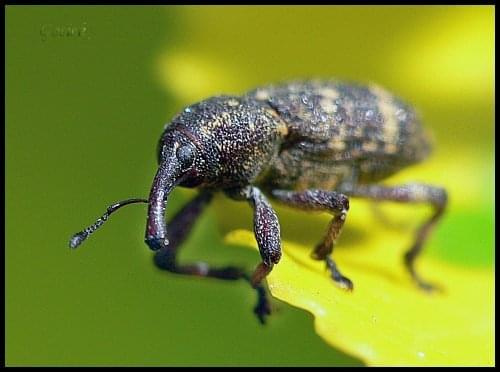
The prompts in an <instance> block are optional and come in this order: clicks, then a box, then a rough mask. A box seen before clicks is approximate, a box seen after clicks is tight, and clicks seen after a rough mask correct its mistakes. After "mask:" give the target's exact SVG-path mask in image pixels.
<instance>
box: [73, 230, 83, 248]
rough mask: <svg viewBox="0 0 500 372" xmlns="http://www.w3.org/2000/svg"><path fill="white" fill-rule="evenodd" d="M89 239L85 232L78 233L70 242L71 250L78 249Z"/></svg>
mask: <svg viewBox="0 0 500 372" xmlns="http://www.w3.org/2000/svg"><path fill="white" fill-rule="evenodd" d="M86 238H87V234H85V233H84V232H83V231H81V232H79V233H76V234H75V235H73V237H72V238H71V239H70V240H69V247H70V248H71V249H75V248H77V247H78V246H79V245H80V244H82V242H83V241H84V240H85V239H86Z"/></svg>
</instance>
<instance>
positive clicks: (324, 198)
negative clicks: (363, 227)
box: [271, 190, 353, 290]
mask: <svg viewBox="0 0 500 372" xmlns="http://www.w3.org/2000/svg"><path fill="white" fill-rule="evenodd" d="M271 195H272V196H273V197H274V198H275V199H276V200H278V201H280V202H282V203H285V204H287V205H289V206H293V207H295V208H299V209H303V210H315V211H328V212H330V213H332V214H333V215H334V217H333V218H332V220H331V221H330V224H329V225H328V230H327V233H326V235H325V237H324V238H323V240H322V241H321V242H320V243H319V244H318V245H316V247H315V249H314V251H313V253H312V257H313V258H314V259H316V260H325V262H326V266H327V267H328V269H329V270H330V273H331V276H332V279H333V280H334V281H335V283H337V284H338V285H339V286H340V287H341V288H343V289H347V290H352V289H353V284H352V281H351V280H350V279H349V278H346V277H345V276H343V275H342V274H341V272H340V271H339V269H338V268H337V265H336V264H335V261H334V260H333V259H332V257H331V254H332V252H333V248H334V246H335V242H336V240H337V238H338V237H339V235H340V232H341V230H342V227H343V226H344V222H345V219H346V216H347V211H348V210H349V199H348V198H347V197H346V196H345V195H342V194H340V193H337V192H335V191H324V190H306V191H301V192H296V191H287V190H272V191H271Z"/></svg>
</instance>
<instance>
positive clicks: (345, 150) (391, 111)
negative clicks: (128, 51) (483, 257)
mask: <svg viewBox="0 0 500 372" xmlns="http://www.w3.org/2000/svg"><path fill="white" fill-rule="evenodd" d="M430 149H431V146H430V141H429V139H428V136H427V135H426V132H425V130H424V128H423V127H422V125H421V122H420V119H419V117H418V115H417V114H416V112H415V110H414V109H413V108H412V107H411V106H409V105H408V104H407V103H405V102H404V101H402V100H401V99H399V98H397V97H396V96H394V95H393V94H391V93H389V92H387V91H386V90H384V89H383V88H380V87H379V86H376V85H367V86H365V85H360V84H357V83H347V82H342V81H336V80H308V81H292V82H285V83H280V84H274V85H268V86H264V87H261V88H257V89H255V90H253V91H250V92H248V93H247V94H245V95H242V96H229V95H220V96H215V97H211V98H208V99H205V100H203V101H201V102H198V103H195V104H193V105H190V106H188V107H186V108H185V109H184V110H183V111H181V112H180V113H179V114H178V115H176V116H175V117H174V118H173V119H172V120H171V122H170V123H168V124H167V125H166V126H165V127H164V130H163V133H162V135H161V137H160V140H159V143H158V150H157V153H158V164H159V165H158V170H157V172H156V175H155V177H154V180H153V184H152V187H151V191H150V194H149V198H148V199H140V198H138V199H128V200H124V201H120V202H118V203H115V204H113V205H111V206H110V207H108V209H107V210H106V213H105V214H104V215H103V216H102V217H100V218H99V219H98V220H97V221H96V222H95V223H94V224H92V225H91V226H89V227H88V228H86V229H85V230H83V231H81V232H79V233H77V234H75V235H74V236H73V237H72V238H71V240H70V244H69V245H70V247H71V248H76V247H77V246H78V245H80V244H81V243H82V242H83V241H84V240H85V239H86V238H87V237H88V236H89V235H90V234H92V233H93V232H94V231H95V230H96V229H97V228H98V227H100V226H101V225H102V224H103V223H104V222H105V221H106V220H107V219H108V217H109V216H110V215H111V214H112V213H113V212H115V211H116V210H118V209H119V208H121V207H123V206H125V205H128V204H132V203H147V204H148V214H147V221H146V233H145V242H146V244H147V245H148V246H149V247H150V248H151V249H152V250H153V251H155V252H156V253H155V255H154V262H155V263H156V265H157V266H158V267H159V268H161V269H164V270H168V271H170V272H173V273H177V274H185V275H196V276H202V277H213V278H218V279H223V280H239V279H241V280H246V281H248V282H249V283H250V284H251V286H252V287H253V288H254V289H256V290H257V293H258V301H257V306H256V307H255V308H254V312H255V313H256V315H257V316H258V318H259V320H260V321H261V322H262V323H264V320H265V319H266V316H267V315H269V314H270V306H269V300H268V297H267V292H266V290H265V287H264V286H263V279H264V278H265V277H266V276H267V275H268V274H269V273H270V272H271V270H272V269H273V266H274V265H276V264H278V262H279V261H280V257H281V237H280V225H279V221H278V218H277V216H276V213H275V211H274V210H273V208H272V206H271V204H270V202H269V200H268V198H269V199H271V200H274V201H276V202H280V203H283V204H285V205H289V206H292V207H295V208H298V209H302V210H306V211H324V212H328V213H330V214H331V215H332V219H331V221H330V223H329V225H328V227H327V229H326V234H325V235H324V237H323V238H322V239H321V240H320V241H319V243H318V244H317V245H316V246H315V247H314V249H313V250H312V258H313V259H315V260H322V261H324V262H325V264H326V268H327V270H328V272H329V275H330V276H331V278H332V279H333V282H334V283H336V284H337V285H338V286H340V287H341V288H343V289H346V290H352V289H353V283H352V281H351V280H350V279H349V278H347V277H346V276H344V275H343V274H342V273H341V271H340V270H339V268H338V266H337V264H336V262H335V261H334V259H333V258H332V252H333V248H334V246H335V242H336V240H337V238H338V237H339V234H340V232H341V230H342V227H343V225H344V223H345V221H346V217H347V213H348V210H349V198H351V197H352V198H367V199H372V200H376V201H394V202H401V203H427V204H429V205H430V206H432V208H433V213H432V216H431V217H430V218H429V219H428V220H427V221H426V222H425V223H423V224H422V225H421V227H420V228H419V229H418V230H417V232H416V237H415V240H414V242H413V245H412V246H411V247H410V248H409V249H408V250H407V251H406V253H405V254H404V256H403V257H404V259H403V262H404V264H405V265H406V267H407V269H408V272H409V274H410V275H411V277H412V278H413V280H414V282H415V283H416V285H417V286H418V287H420V288H422V289H423V290H426V291H431V290H433V289H435V288H436V287H435V286H434V285H432V284H430V283H429V282H427V281H425V280H424V279H422V278H421V276H420V275H419V274H418V273H417V271H416V270H415V260H416V258H417V257H418V255H419V253H420V252H421V250H422V247H423V244H424V241H425V240H426V238H427V237H428V235H429V233H430V231H431V230H432V229H433V227H434V226H435V225H436V223H437V222H438V220H439V219H440V218H441V217H442V215H443V212H444V210H445V207H446V204H447V193H446V190H445V189H444V188H442V187H436V186H431V185H427V184H419V183H411V184H405V185H400V186H387V185H384V184H383V183H381V181H383V180H384V179H386V178H387V177H388V176H390V175H392V174H394V173H396V172H398V171H399V170H401V169H402V168H404V167H407V166H409V165H412V164H415V163H418V162H420V161H422V160H423V159H425V158H426V157H427V155H428V154H429V152H430ZM176 186H182V187H188V188H197V189H198V190H199V192H198V193H197V196H195V197H194V198H193V199H192V200H191V201H189V202H188V203H187V204H186V205H185V206H184V207H183V208H182V209H181V210H180V211H179V212H178V213H177V214H176V215H175V216H174V217H173V219H172V220H171V222H170V223H169V226H168V229H167V224H166V219H165V210H166V205H167V201H168V196H169V195H170V193H171V191H172V189H173V188H174V187H176ZM219 191H220V192H223V193H224V194H225V195H227V196H228V197H229V198H232V199H234V200H239V201H247V202H248V203H249V204H250V206H251V208H253V216H254V217H253V219H254V221H253V223H254V233H255V238H256V241H257V244H258V247H259V252H260V256H261V259H262V260H261V262H260V263H259V264H258V265H257V267H256V269H255V270H254V272H253V274H249V273H247V272H246V271H245V270H244V269H243V268H239V267H212V266H209V265H208V264H206V263H203V262H194V263H190V264H184V263H182V264H180V263H179V262H178V260H177V254H178V250H179V248H180V246H181V243H182V242H183V241H184V240H185V238H186V237H187V236H188V234H189V232H190V231H191V229H192V227H193V225H194V223H195V221H196V219H197V218H198V216H199V215H200V214H201V213H202V211H203V210H204V209H205V208H206V207H207V205H208V204H209V202H210V201H211V199H212V196H213V194H214V193H215V192H219Z"/></svg>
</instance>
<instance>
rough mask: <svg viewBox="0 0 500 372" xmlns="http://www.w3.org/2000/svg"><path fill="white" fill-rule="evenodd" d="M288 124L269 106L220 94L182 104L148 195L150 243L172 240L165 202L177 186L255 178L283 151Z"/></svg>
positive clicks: (218, 185) (221, 185) (226, 184)
mask: <svg viewBox="0 0 500 372" xmlns="http://www.w3.org/2000/svg"><path fill="white" fill-rule="evenodd" d="M284 128H285V124H284V123H283V122H282V121H281V120H280V119H279V117H278V116H277V114H276V113H274V112H273V111H272V110H271V109H270V108H269V107H268V106H266V105H265V104H263V103H260V102H257V101H254V100H252V99H248V98H244V97H243V98H242V97H230V96H218V97H212V98H209V99H207V100H204V101H202V102H199V103H196V104H194V105H192V106H189V107H187V108H186V109H184V110H183V111H182V112H181V113H180V114H179V115H177V116H176V117H174V119H173V120H172V122H171V123H170V124H169V125H167V126H166V127H165V131H164V132H163V135H162V136H161V138H160V142H159V146H158V162H159V168H158V172H157V173H156V176H155V179H154V182H153V186H152V188H151V194H150V197H149V213H148V226H147V230H146V243H147V244H148V245H149V246H150V247H151V248H152V249H159V248H161V247H162V246H165V245H167V244H168V241H167V238H166V235H165V227H164V225H165V220H164V216H165V203H166V200H167V197H168V194H169V193H170V192H171V190H172V188H173V187H175V186H176V185H181V186H185V187H195V186H201V187H205V188H213V189H229V188H234V187H238V186H244V185H247V184H249V183H252V182H254V181H255V180H256V178H257V177H258V176H259V175H261V174H262V172H263V170H265V168H266V167H267V166H269V164H270V162H271V159H272V157H273V156H275V155H276V154H277V152H278V150H279V145H280V142H281V141H280V140H281V138H282V136H283V135H284V132H285V130H284Z"/></svg>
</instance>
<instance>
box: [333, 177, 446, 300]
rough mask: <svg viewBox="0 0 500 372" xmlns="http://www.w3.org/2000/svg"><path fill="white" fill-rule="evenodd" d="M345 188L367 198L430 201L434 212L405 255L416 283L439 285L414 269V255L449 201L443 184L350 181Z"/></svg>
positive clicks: (420, 248) (415, 255)
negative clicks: (363, 183)
mask: <svg viewBox="0 0 500 372" xmlns="http://www.w3.org/2000/svg"><path fill="white" fill-rule="evenodd" d="M340 189H341V190H342V192H344V193H345V194H347V195H349V196H352V197H360V198H368V199H373V200H379V201H382V200H388V201H396V202H403V203H429V204H431V205H432V207H433V208H434V213H433V214H432V216H431V217H430V218H429V220H427V221H426V222H425V223H424V224H423V225H422V226H421V227H420V228H419V229H418V230H417V234H416V237H415V241H414V243H413V245H412V246H411V248H410V249H409V250H408V251H407V252H406V253H405V255H404V262H405V265H406V267H407V269H408V271H409V272H410V275H411V276H412V278H413V280H414V281H415V282H416V283H417V285H418V286H419V287H420V288H422V289H424V290H427V291H431V290H433V289H437V288H436V287H435V286H434V285H432V284H430V283H428V282H426V281H425V280H423V279H422V278H421V277H420V275H419V274H418V273H417V272H416V270H415V259H416V258H417V257H418V255H419V254H420V253H421V251H422V247H423V244H424V242H425V240H426V239H427V237H428V236H429V233H430V232H431V230H432V229H433V228H434V226H435V225H436V224H437V222H438V221H439V219H440V218H441V216H442V215H443V212H444V210H445V208H446V204H447V200H448V197H447V193H446V190H444V189H443V188H441V187H436V186H431V185H424V184H418V183H412V184H406V185H401V186H394V187H390V186H382V185H356V186H354V185H347V186H344V187H341V188H340Z"/></svg>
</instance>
